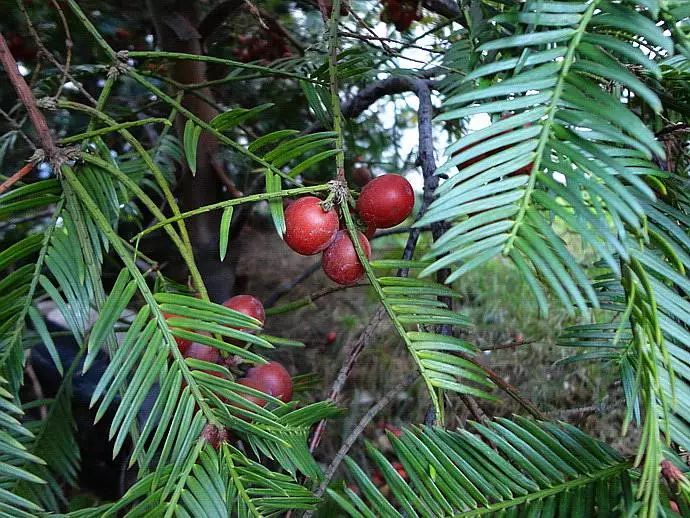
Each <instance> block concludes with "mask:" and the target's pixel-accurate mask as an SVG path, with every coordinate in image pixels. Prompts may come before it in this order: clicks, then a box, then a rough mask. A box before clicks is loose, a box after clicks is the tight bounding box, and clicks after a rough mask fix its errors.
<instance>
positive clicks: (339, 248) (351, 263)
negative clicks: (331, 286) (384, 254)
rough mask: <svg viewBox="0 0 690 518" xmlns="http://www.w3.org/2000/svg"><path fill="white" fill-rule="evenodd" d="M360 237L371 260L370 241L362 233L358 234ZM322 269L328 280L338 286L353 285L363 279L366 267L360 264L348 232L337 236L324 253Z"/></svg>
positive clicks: (342, 232) (339, 233)
mask: <svg viewBox="0 0 690 518" xmlns="http://www.w3.org/2000/svg"><path fill="white" fill-rule="evenodd" d="M358 237H359V243H360V244H361V245H362V248H363V249H364V254H365V255H366V257H367V259H369V258H370V257H371V245H369V240H368V239H367V238H366V237H365V236H364V234H362V233H361V232H358ZM321 267H322V268H323V271H324V273H325V274H326V275H327V276H328V278H329V279H331V280H332V281H335V282H337V283H338V284H344V285H347V284H353V283H355V282H357V281H358V280H359V279H361V278H362V276H363V275H364V266H362V263H360V262H359V258H358V257H357V251H356V250H355V247H354V245H353V244H352V241H351V240H350V235H349V234H348V233H347V231H345V230H341V231H339V232H338V233H337V234H336V236H335V239H334V240H333V244H331V246H329V247H328V248H327V249H326V251H325V252H324V253H323V256H322V258H321Z"/></svg>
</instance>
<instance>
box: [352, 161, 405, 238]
mask: <svg viewBox="0 0 690 518" xmlns="http://www.w3.org/2000/svg"><path fill="white" fill-rule="evenodd" d="M413 207H414V191H413V190H412V186H411V185H410V182H408V181H407V180H406V179H405V178H404V177H402V176H400V175H397V174H384V175H383V176H377V177H376V178H374V179H373V180H372V181H371V182H369V183H368V184H366V185H365V186H364V188H363V189H362V194H360V196H359V200H357V212H359V215H360V217H361V218H362V219H363V220H364V222H365V223H367V224H368V225H373V226H375V227H376V228H389V227H394V226H395V225H397V224H399V223H402V222H403V221H404V220H405V218H407V216H409V215H410V213H411V212H412V208H413Z"/></svg>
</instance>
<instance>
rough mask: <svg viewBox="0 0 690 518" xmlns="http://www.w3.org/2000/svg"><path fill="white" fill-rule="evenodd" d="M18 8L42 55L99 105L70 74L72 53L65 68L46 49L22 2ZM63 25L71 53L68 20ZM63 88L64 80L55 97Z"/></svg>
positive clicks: (92, 101)
mask: <svg viewBox="0 0 690 518" xmlns="http://www.w3.org/2000/svg"><path fill="white" fill-rule="evenodd" d="M17 7H18V8H19V10H20V11H21V12H22V14H23V15H24V19H25V21H26V25H27V27H28V28H29V32H30V33H31V37H32V38H33V40H34V43H36V46H37V47H38V50H39V51H40V53H41V54H43V55H44V56H45V57H46V58H47V59H48V61H50V62H51V63H52V64H53V66H54V67H55V68H57V69H58V70H59V71H60V72H61V73H62V74H63V76H64V77H66V78H67V79H69V80H70V81H71V82H72V84H73V85H74V86H75V88H76V89H77V90H79V92H80V93H81V94H82V95H83V96H84V97H86V99H88V100H89V102H90V103H91V104H93V105H94V106H95V105H96V104H97V103H96V99H94V98H93V96H92V95H91V94H90V93H89V92H88V91H87V90H86V89H85V88H84V86H83V85H82V84H81V83H80V82H79V81H78V80H77V79H75V78H74V76H72V74H70V72H69V66H70V60H71V53H68V55H67V63H66V66H64V67H63V66H62V64H60V62H59V61H58V60H57V59H56V58H55V56H53V53H52V52H50V51H49V50H48V49H47V48H46V46H45V45H44V44H43V41H42V40H41V37H40V35H39V34H38V31H37V30H36V28H35V27H34V24H33V23H32V21H31V17H30V16H29V13H28V12H27V11H26V9H25V8H24V4H23V2H22V0H17ZM58 7H59V6H58ZM58 13H62V10H61V9H60V10H59V11H58ZM61 18H63V19H64V13H62V14H61ZM63 24H64V27H65V31H66V33H65V34H66V36H65V37H66V40H65V44H66V46H67V49H68V51H69V50H70V49H71V47H70V46H69V45H70V44H71V43H72V40H71V36H70V33H69V27H68V25H67V21H66V19H64V22H63ZM63 86H64V78H63V81H62V82H61V85H60V87H59V88H58V91H57V93H56V94H55V96H54V97H58V96H59V95H60V92H61V91H62V87H63Z"/></svg>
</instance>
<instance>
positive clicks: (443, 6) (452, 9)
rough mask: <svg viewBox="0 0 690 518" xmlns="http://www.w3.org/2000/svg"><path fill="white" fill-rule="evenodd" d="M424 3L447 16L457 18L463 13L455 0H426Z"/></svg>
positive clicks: (430, 8) (431, 9)
mask: <svg viewBox="0 0 690 518" xmlns="http://www.w3.org/2000/svg"><path fill="white" fill-rule="evenodd" d="M422 5H423V6H424V7H426V8H427V9H429V11H433V12H435V13H436V14H440V15H441V16H445V17H446V18H457V17H458V16H460V14H462V13H461V11H460V7H458V2H457V1H455V0H424V1H423V2H422Z"/></svg>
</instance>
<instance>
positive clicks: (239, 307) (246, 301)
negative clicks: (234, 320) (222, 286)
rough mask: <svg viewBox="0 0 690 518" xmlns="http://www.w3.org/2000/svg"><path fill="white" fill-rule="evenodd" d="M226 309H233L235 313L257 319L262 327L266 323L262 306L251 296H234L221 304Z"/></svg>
mask: <svg viewBox="0 0 690 518" xmlns="http://www.w3.org/2000/svg"><path fill="white" fill-rule="evenodd" d="M223 306H225V307H226V308H230V309H234V310H235V311H237V312H239V313H242V314H244V315H247V316H248V317H252V318H255V319H257V320H258V321H259V322H261V324H262V325H263V324H264V323H265V322H266V311H264V305H263V304H262V303H261V301H260V300H259V299H257V298H256V297H252V296H251V295H235V296H234V297H230V298H229V299H228V300H226V301H225V302H223Z"/></svg>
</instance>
